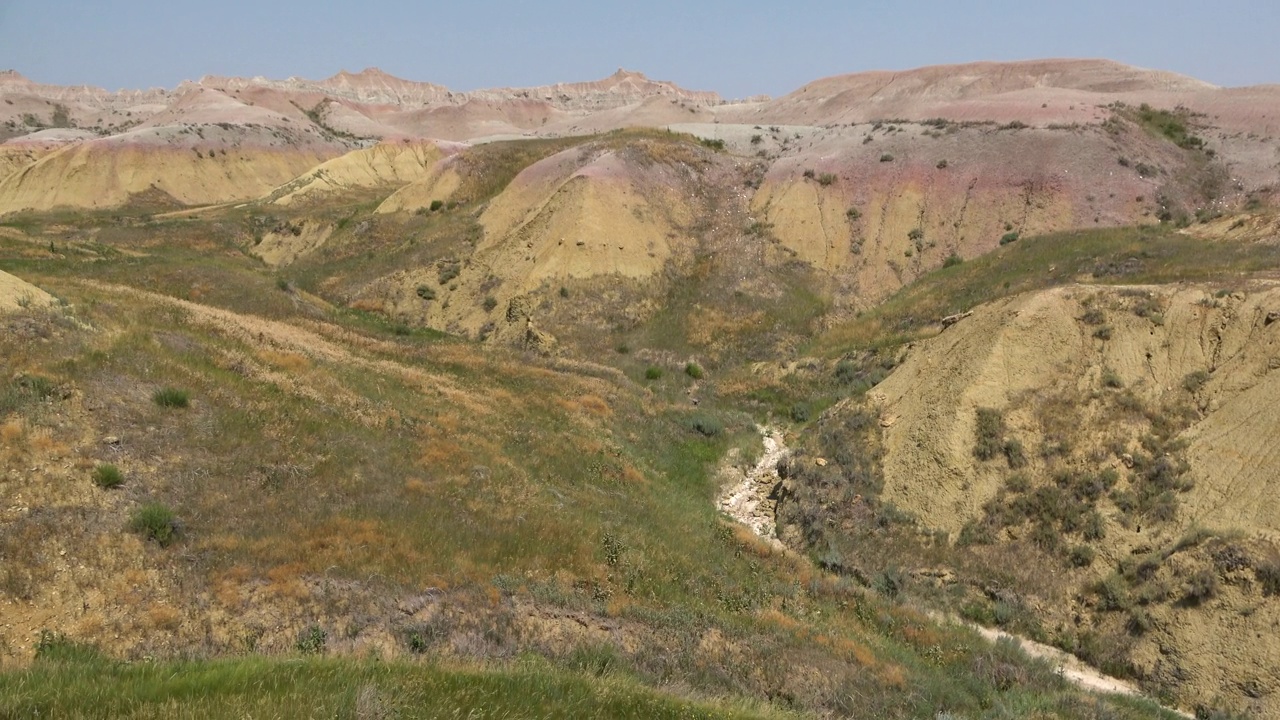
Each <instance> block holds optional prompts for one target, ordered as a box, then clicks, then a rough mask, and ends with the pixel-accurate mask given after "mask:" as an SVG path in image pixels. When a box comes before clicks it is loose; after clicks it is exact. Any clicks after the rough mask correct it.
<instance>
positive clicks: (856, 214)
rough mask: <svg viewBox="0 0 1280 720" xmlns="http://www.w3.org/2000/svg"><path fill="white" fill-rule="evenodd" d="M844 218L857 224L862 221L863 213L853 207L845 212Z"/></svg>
mask: <svg viewBox="0 0 1280 720" xmlns="http://www.w3.org/2000/svg"><path fill="white" fill-rule="evenodd" d="M844 216H845V217H847V218H849V219H850V220H852V221H854V222H857V221H859V220H861V219H862V211H861V210H859V209H858V208H856V207H851V208H849V209H848V210H845V211H844Z"/></svg>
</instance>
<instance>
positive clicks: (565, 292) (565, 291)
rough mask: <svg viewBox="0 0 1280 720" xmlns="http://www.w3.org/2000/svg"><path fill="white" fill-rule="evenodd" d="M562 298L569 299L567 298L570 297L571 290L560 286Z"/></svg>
mask: <svg viewBox="0 0 1280 720" xmlns="http://www.w3.org/2000/svg"><path fill="white" fill-rule="evenodd" d="M560 297H562V298H567V297H569V288H567V287H565V286H563V285H561V286H560Z"/></svg>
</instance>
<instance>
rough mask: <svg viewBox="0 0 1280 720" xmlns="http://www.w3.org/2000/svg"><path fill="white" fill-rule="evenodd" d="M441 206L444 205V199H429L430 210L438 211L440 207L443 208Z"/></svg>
mask: <svg viewBox="0 0 1280 720" xmlns="http://www.w3.org/2000/svg"><path fill="white" fill-rule="evenodd" d="M443 207H444V201H443V200H432V201H431V212H439V211H440V209H441V208H443Z"/></svg>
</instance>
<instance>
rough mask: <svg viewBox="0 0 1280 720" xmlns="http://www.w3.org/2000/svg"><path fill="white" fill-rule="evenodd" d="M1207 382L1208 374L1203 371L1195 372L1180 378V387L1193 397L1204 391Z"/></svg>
mask: <svg viewBox="0 0 1280 720" xmlns="http://www.w3.org/2000/svg"><path fill="white" fill-rule="evenodd" d="M1208 382H1209V373H1207V372H1205V371H1204V370H1196V371H1195V372H1191V373H1187V376H1186V377H1184V378H1182V387H1183V389H1185V390H1186V391H1187V392H1189V393H1191V394H1192V395H1194V394H1196V393H1198V392H1200V391H1201V390H1202V389H1204V386H1205V384H1206V383H1208Z"/></svg>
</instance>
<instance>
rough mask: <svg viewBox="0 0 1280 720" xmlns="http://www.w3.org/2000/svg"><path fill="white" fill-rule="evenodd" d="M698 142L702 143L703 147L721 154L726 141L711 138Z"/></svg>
mask: <svg viewBox="0 0 1280 720" xmlns="http://www.w3.org/2000/svg"><path fill="white" fill-rule="evenodd" d="M698 142H700V143H702V146H703V147H706V148H710V149H712V150H715V151H716V152H720V151H721V150H724V141H723V140H713V139H710V138H703V139H702V140H699V141H698Z"/></svg>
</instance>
